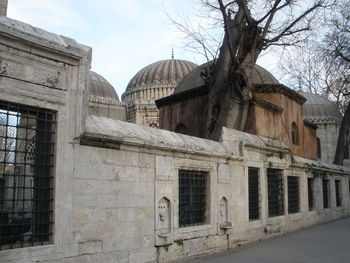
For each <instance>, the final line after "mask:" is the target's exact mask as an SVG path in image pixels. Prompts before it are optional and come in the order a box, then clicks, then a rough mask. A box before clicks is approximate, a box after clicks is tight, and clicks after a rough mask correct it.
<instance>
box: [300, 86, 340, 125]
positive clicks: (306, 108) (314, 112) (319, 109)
mask: <svg viewBox="0 0 350 263" xmlns="http://www.w3.org/2000/svg"><path fill="white" fill-rule="evenodd" d="M299 93H300V94H301V95H302V96H304V97H305V98H306V99H307V100H306V102H305V103H304V104H303V113H304V118H305V119H306V120H309V121H312V122H321V121H337V122H341V120H342V115H341V113H340V111H339V109H338V107H337V105H336V104H335V103H333V102H332V101H329V100H328V99H327V98H325V97H323V96H320V95H317V94H313V93H307V92H302V91H300V92H299Z"/></svg>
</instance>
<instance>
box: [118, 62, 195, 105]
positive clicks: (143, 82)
mask: <svg viewBox="0 0 350 263" xmlns="http://www.w3.org/2000/svg"><path fill="white" fill-rule="evenodd" d="M196 67H197V65H196V64H194V63H192V62H190V61H186V60H180V59H167V60H161V61H158V62H155V63H152V64H150V65H148V66H146V67H144V68H143V69H141V70H140V71H139V72H137V73H136V75H135V76H134V77H133V78H132V79H131V80H130V82H129V84H128V86H127V88H126V91H125V93H124V94H123V95H122V101H125V102H129V101H134V100H136V99H140V100H155V99H158V98H161V97H165V96H168V95H170V94H172V93H173V91H174V89H175V87H176V86H177V85H178V84H179V82H180V81H181V80H182V79H183V77H184V76H186V75H187V74H188V73H189V72H191V71H192V70H193V69H194V68H196Z"/></svg>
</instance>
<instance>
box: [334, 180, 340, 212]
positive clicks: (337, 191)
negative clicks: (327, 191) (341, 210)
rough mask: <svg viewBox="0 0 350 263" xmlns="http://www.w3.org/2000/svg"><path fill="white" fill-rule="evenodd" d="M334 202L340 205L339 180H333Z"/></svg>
mask: <svg viewBox="0 0 350 263" xmlns="http://www.w3.org/2000/svg"><path fill="white" fill-rule="evenodd" d="M334 184H335V202H336V206H341V184H340V180H335V181H334Z"/></svg>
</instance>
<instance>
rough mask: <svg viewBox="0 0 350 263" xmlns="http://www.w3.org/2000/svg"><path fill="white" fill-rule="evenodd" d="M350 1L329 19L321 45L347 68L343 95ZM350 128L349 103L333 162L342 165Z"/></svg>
mask: <svg viewBox="0 0 350 263" xmlns="http://www.w3.org/2000/svg"><path fill="white" fill-rule="evenodd" d="M349 14H350V1H349V0H344V1H342V4H341V5H340V6H339V7H338V9H337V12H336V13H335V15H334V17H333V18H332V19H331V22H330V24H329V31H328V33H327V34H326V37H325V39H324V45H323V52H324V55H325V56H327V57H329V58H330V59H332V61H333V63H334V64H335V65H337V66H338V67H345V68H347V69H348V71H347V75H346V76H345V77H346V80H345V85H346V86H345V91H344V95H345V96H349V95H350V15H349ZM349 129H350V103H348V105H347V109H346V111H345V113H344V117H343V120H342V123H341V126H340V131H339V136H338V142H337V148H336V152H335V156H334V163H335V164H339V165H342V164H343V161H344V155H345V151H346V147H348V144H347V143H346V142H347V138H348V136H349Z"/></svg>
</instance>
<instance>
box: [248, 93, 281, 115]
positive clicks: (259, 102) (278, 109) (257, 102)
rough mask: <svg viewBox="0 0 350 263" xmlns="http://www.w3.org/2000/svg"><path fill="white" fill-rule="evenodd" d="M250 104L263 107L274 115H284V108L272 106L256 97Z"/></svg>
mask: <svg viewBox="0 0 350 263" xmlns="http://www.w3.org/2000/svg"><path fill="white" fill-rule="evenodd" d="M250 103H251V104H252V105H254V106H259V107H261V108H263V109H265V110H268V111H271V112H273V113H277V114H282V112H283V108H281V107H279V106H276V105H275V104H272V103H270V102H267V101H265V100H262V99H258V98H256V97H253V99H252V100H251V102H250Z"/></svg>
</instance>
